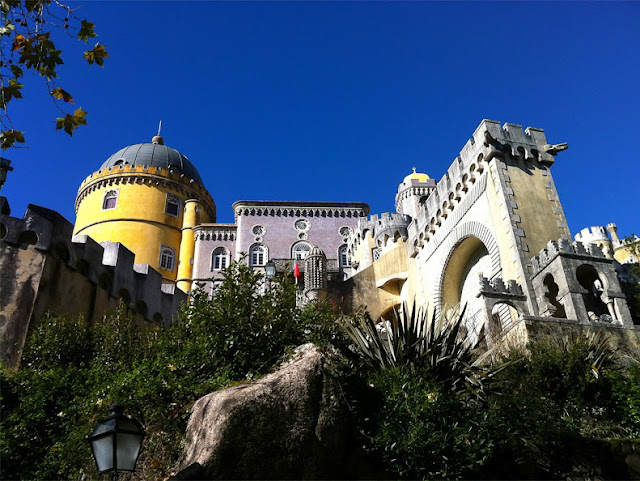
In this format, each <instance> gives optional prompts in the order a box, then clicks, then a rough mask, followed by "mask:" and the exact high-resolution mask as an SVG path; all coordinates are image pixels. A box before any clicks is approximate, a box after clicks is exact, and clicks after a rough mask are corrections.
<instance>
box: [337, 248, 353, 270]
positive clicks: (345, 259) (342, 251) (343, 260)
mask: <svg viewBox="0 0 640 481" xmlns="http://www.w3.org/2000/svg"><path fill="white" fill-rule="evenodd" d="M338 261H339V262H340V269H342V268H344V267H351V257H350V256H349V252H348V250H347V244H342V245H341V246H340V248H339V249H338Z"/></svg>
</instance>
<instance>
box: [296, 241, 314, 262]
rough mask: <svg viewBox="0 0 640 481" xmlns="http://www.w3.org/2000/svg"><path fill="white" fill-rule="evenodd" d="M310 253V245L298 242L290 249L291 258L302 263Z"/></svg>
mask: <svg viewBox="0 0 640 481" xmlns="http://www.w3.org/2000/svg"><path fill="white" fill-rule="evenodd" d="M309 252H311V245H310V244H309V243H307V242H298V243H296V244H294V245H293V247H292V248H291V258H292V259H294V260H296V261H302V260H304V259H306V257H307V256H308V255H309Z"/></svg>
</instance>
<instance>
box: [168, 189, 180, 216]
mask: <svg viewBox="0 0 640 481" xmlns="http://www.w3.org/2000/svg"><path fill="white" fill-rule="evenodd" d="M164 211H165V212H166V213H167V214H169V215H172V216H173V217H178V212H180V199H178V197H177V196H175V195H171V194H167V203H166V205H165V208H164Z"/></svg>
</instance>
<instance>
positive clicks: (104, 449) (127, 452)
mask: <svg viewBox="0 0 640 481" xmlns="http://www.w3.org/2000/svg"><path fill="white" fill-rule="evenodd" d="M123 410H124V409H123V407H122V406H121V405H120V404H117V403H116V404H112V405H111V406H109V411H110V412H111V414H110V415H109V416H107V417H106V418H105V419H103V420H102V421H100V424H98V426H97V427H96V428H95V429H94V430H93V432H92V433H91V434H90V435H89V436H87V441H89V444H91V449H92V450H93V457H94V459H95V461H96V466H97V468H98V473H99V474H106V473H111V475H112V478H113V479H114V480H115V479H118V472H120V471H135V469H136V462H137V461H138V456H139V455H140V446H142V439H143V438H144V436H145V433H144V430H143V429H142V426H141V425H140V423H139V422H138V421H136V420H135V419H131V418H130V417H128V416H125V415H124V414H123Z"/></svg>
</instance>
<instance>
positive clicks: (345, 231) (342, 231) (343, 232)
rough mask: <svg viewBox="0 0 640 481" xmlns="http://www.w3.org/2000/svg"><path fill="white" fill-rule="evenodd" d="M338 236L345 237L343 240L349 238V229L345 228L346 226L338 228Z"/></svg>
mask: <svg viewBox="0 0 640 481" xmlns="http://www.w3.org/2000/svg"><path fill="white" fill-rule="evenodd" d="M340 235H341V236H342V237H345V238H346V237H349V236H350V235H351V228H350V227H347V226H344V227H341V228H340Z"/></svg>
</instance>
